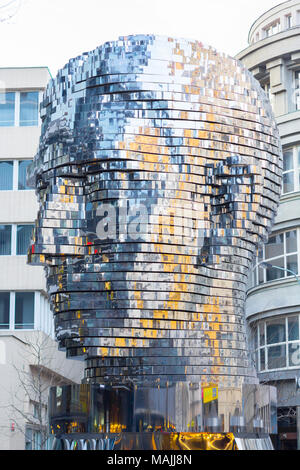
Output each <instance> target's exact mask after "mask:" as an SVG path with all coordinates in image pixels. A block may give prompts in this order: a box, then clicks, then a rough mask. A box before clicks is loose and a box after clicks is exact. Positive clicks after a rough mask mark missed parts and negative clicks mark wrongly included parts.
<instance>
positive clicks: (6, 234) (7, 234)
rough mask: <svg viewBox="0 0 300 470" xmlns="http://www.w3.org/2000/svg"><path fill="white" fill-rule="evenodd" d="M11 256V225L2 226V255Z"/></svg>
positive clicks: (0, 250)
mask: <svg viewBox="0 0 300 470" xmlns="http://www.w3.org/2000/svg"><path fill="white" fill-rule="evenodd" d="M10 254H11V225H0V255H10Z"/></svg>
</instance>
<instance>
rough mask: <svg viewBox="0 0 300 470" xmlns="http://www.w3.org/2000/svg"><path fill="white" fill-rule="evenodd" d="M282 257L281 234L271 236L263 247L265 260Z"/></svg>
mask: <svg viewBox="0 0 300 470" xmlns="http://www.w3.org/2000/svg"><path fill="white" fill-rule="evenodd" d="M280 255H283V233H280V234H278V235H273V236H272V237H270V238H269V241H268V243H267V245H266V246H265V258H266V259H269V258H274V257H275V256H280Z"/></svg>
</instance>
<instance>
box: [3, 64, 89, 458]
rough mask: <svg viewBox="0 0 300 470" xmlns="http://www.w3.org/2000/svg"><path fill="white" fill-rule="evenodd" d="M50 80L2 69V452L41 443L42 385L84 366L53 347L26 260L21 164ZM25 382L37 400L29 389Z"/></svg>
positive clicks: (38, 271) (39, 285) (32, 214)
mask: <svg viewBox="0 0 300 470" xmlns="http://www.w3.org/2000/svg"><path fill="white" fill-rule="evenodd" d="M50 78H51V77H50V73H49V70H48V69H47V67H37V68H2V69H0V373H1V379H0V450H14V449H20V450H22V449H25V448H27V449H35V448H40V447H41V441H42V436H41V434H42V432H41V431H42V430H41V429H40V428H41V422H42V420H41V416H40V415H39V412H41V410H42V414H44V415H45V416H46V412H47V394H48V386H50V385H57V384H59V383H72V382H75V383H78V382H80V380H81V377H82V376H83V368H82V364H81V363H80V362H77V361H74V360H67V359H66V358H65V353H64V352H59V351H58V350H57V344H56V342H55V341H54V331H53V318H52V313H51V312H50V308H49V303H48V300H47V295H46V291H45V288H46V282H45V275H44V271H43V268H42V267H32V266H29V265H27V256H26V255H27V249H28V246H29V244H30V240H31V233H32V228H33V226H34V221H35V219H36V216H37V211H38V204H37V200H36V195H35V192H34V190H32V189H30V188H29V187H28V186H27V183H26V168H27V166H28V164H29V163H30V162H31V160H32V159H33V157H34V154H35V152H36V149H37V146H38V139H39V135H40V119H39V102H40V100H41V97H42V93H43V90H44V88H45V86H46V84H47V83H48V81H49V79H50ZM37 351H38V352H37ZM21 373H22V376H21ZM28 381H29V382H30V381H34V382H35V386H36V388H39V389H40V393H39V398H37V394H36V393H35V392H31V395H30V393H27V391H26V383H27V382H28ZM45 419H46V418H45ZM43 420H44V418H43ZM47 445H48V444H47Z"/></svg>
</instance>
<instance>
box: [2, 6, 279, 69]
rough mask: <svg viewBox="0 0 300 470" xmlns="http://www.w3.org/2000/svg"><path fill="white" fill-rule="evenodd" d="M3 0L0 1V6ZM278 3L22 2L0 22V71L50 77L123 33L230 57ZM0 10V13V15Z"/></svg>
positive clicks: (245, 42)
mask: <svg viewBox="0 0 300 470" xmlns="http://www.w3.org/2000/svg"><path fill="white" fill-rule="evenodd" d="M4 3H7V0H0V6H1V4H4ZM279 3H282V2H281V1H280V0H22V4H21V7H20V9H19V11H18V13H17V15H16V16H15V17H14V19H13V20H11V21H10V22H9V23H0V45H1V46H0V48H1V53H0V67H27V66H48V67H49V69H50V72H51V73H52V75H53V76H54V75H56V72H57V70H58V68H61V67H63V66H64V65H65V63H66V62H68V60H69V58H71V57H75V56H77V55H79V54H81V53H82V52H85V51H89V50H92V49H94V48H95V47H97V46H99V45H100V44H103V43H104V42H106V41H110V40H115V39H117V38H118V37H119V36H126V35H129V34H137V33H144V34H151V33H155V34H160V35H167V36H175V37H186V38H192V39H197V40H200V41H202V42H203V43H204V44H207V45H211V46H213V47H215V48H216V49H218V50H219V51H222V52H226V53H227V54H229V55H232V56H233V55H235V54H237V53H238V52H239V51H241V50H242V49H244V48H245V47H247V38H248V32H249V29H250V27H251V25H252V23H253V22H254V21H255V20H256V19H257V18H258V17H259V16H260V15H261V14H262V13H264V12H265V11H267V10H269V9H270V8H272V7H273V6H275V5H278V4H279ZM0 11H1V10H0Z"/></svg>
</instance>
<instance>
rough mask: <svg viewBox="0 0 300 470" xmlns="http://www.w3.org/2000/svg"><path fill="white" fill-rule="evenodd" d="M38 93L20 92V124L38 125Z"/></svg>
mask: <svg viewBox="0 0 300 470" xmlns="http://www.w3.org/2000/svg"><path fill="white" fill-rule="evenodd" d="M38 107H39V93H38V92H37V91H30V92H24V93H20V126H37V125H38Z"/></svg>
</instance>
